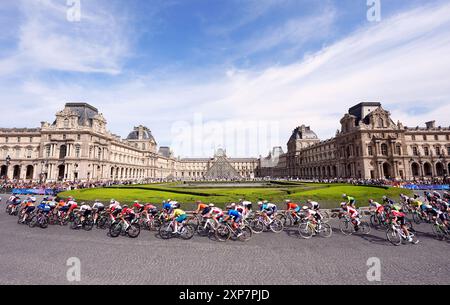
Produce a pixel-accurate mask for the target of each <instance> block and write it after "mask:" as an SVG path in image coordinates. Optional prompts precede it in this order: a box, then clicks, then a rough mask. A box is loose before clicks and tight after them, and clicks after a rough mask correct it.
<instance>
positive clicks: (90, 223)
mask: <svg viewBox="0 0 450 305" xmlns="http://www.w3.org/2000/svg"><path fill="white" fill-rule="evenodd" d="M93 227H94V220H92V219H90V218H89V219H86V220H85V221H84V225H83V229H84V230H85V231H91V230H92V228H93Z"/></svg>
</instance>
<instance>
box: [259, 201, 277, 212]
mask: <svg viewBox="0 0 450 305" xmlns="http://www.w3.org/2000/svg"><path fill="white" fill-rule="evenodd" d="M276 210H277V206H276V205H275V204H273V203H265V204H263V205H262V206H261V211H276Z"/></svg>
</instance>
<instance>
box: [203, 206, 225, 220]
mask: <svg viewBox="0 0 450 305" xmlns="http://www.w3.org/2000/svg"><path fill="white" fill-rule="evenodd" d="M208 207H209V208H210V211H209V212H208V213H207V214H205V216H204V217H205V218H209V217H210V218H212V219H213V220H214V221H215V222H216V224H217V223H218V222H219V221H220V220H221V218H223V217H224V212H223V210H222V209H221V208H218V207H216V206H214V204H213V203H210V204H209V206H208Z"/></svg>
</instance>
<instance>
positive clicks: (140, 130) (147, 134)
mask: <svg viewBox="0 0 450 305" xmlns="http://www.w3.org/2000/svg"><path fill="white" fill-rule="evenodd" d="M140 135H141V137H140ZM127 140H152V141H155V138H154V137H153V135H152V132H151V131H150V129H148V128H147V127H144V126H139V127H135V128H134V130H133V131H132V132H130V133H129V134H128V137H127Z"/></svg>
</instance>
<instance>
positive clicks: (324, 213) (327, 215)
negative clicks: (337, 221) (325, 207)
mask: <svg viewBox="0 0 450 305" xmlns="http://www.w3.org/2000/svg"><path fill="white" fill-rule="evenodd" d="M320 215H321V216H322V223H328V222H330V219H331V216H330V213H328V211H320Z"/></svg>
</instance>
